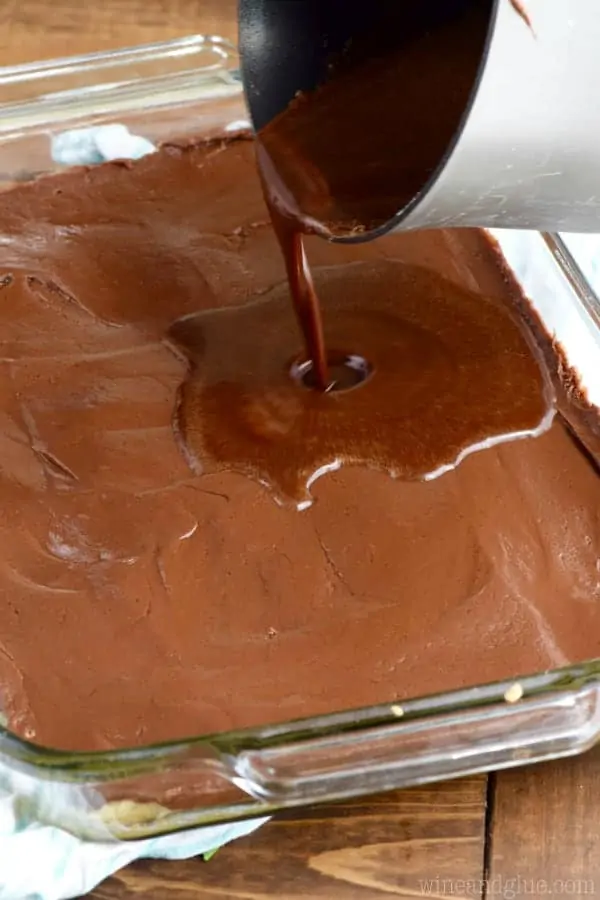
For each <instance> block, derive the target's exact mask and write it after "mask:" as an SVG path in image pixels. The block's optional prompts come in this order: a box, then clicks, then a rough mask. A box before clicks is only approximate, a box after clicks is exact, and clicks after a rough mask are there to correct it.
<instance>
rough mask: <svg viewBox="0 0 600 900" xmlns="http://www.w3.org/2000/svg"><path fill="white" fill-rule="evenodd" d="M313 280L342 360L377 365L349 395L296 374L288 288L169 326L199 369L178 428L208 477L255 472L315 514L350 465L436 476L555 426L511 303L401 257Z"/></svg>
mask: <svg viewBox="0 0 600 900" xmlns="http://www.w3.org/2000/svg"><path fill="white" fill-rule="evenodd" d="M315 279H316V286H317V291H318V295H319V297H320V301H321V308H322V310H323V314H324V318H325V321H326V323H327V332H326V344H327V346H328V347H329V348H331V350H330V358H337V359H338V360H339V359H343V358H344V349H345V348H347V347H352V348H356V349H357V350H359V351H360V354H361V356H362V358H363V359H365V360H368V361H369V366H370V369H369V370H368V371H367V372H365V373H364V374H365V376H366V377H365V378H364V381H362V378H361V367H360V365H358V363H357V362H356V361H355V368H354V369H352V368H351V366H350V367H349V372H348V378H349V380H350V387H351V389H348V390H343V389H342V390H339V391H336V390H335V389H333V390H331V391H329V392H325V393H324V392H319V391H317V390H312V389H310V388H307V387H305V386H304V385H303V384H302V383H301V380H299V379H298V378H296V379H294V378H293V377H290V372H291V370H292V369H293V365H294V362H295V360H296V359H297V358H298V350H299V347H298V333H297V326H296V322H295V321H294V318H293V315H292V313H291V309H290V302H289V291H288V287H287V285H285V284H284V285H280V286H278V287H277V288H275V289H274V290H273V291H272V292H271V293H270V294H267V295H266V296H265V297H262V298H261V299H260V300H258V301H256V302H254V303H249V304H247V305H244V306H242V307H238V308H235V309H226V310H223V309H219V310H214V311H210V312H204V313H201V314H199V315H197V316H192V317H189V318H186V319H182V320H180V321H179V322H177V323H176V324H175V326H174V327H173V329H172V330H171V337H172V338H173V339H174V340H175V341H176V342H177V344H178V345H179V346H180V347H181V349H183V350H184V351H185V353H186V354H187V356H188V357H189V359H190V362H191V364H192V369H191V375H190V378H189V380H188V382H187V383H186V384H185V386H184V387H183V389H182V392H181V399H180V405H179V410H178V425H179V430H180V434H181V436H182V438H183V440H184V442H185V446H186V448H187V451H188V453H190V454H191V456H192V458H193V460H194V461H195V465H196V468H197V471H198V472H211V471H212V472H214V471H221V470H225V471H232V472H240V473H243V474H245V475H249V476H251V477H253V478H255V479H256V480H258V481H259V482H261V483H262V484H265V485H268V486H269V487H270V488H271V489H273V490H274V491H275V494H276V496H277V497H278V498H279V499H280V500H282V501H287V500H292V501H293V502H295V503H296V505H298V506H299V507H301V508H304V507H306V506H307V505H309V504H310V502H311V499H312V498H311V493H310V488H311V486H312V485H313V484H314V482H315V481H316V479H317V478H318V477H319V476H320V475H322V474H324V473H325V472H331V471H333V470H335V469H339V468H340V467H341V466H342V465H346V464H359V465H365V466H367V467H370V468H373V469H377V470H380V471H383V472H386V473H388V474H389V475H392V476H393V477H394V478H400V479H404V480H406V479H409V480H414V479H420V478H431V477H434V476H435V475H436V474H439V473H440V472H442V471H445V470H447V469H448V468H451V467H452V466H453V465H454V464H455V463H456V462H457V461H458V460H459V459H461V458H464V456H465V454H466V453H468V452H469V451H470V450H472V449H481V447H482V446H488V447H489V446H492V445H493V444H494V443H497V442H498V441H499V440H510V439H511V438H514V436H515V435H518V436H526V435H532V434H535V433H536V431H538V430H539V429H540V428H542V429H544V428H547V427H549V425H550V422H551V414H549V413H548V409H549V404H548V390H547V389H545V384H544V378H543V376H542V372H541V370H540V366H539V364H538V362H537V361H536V359H535V357H534V354H533V353H532V350H531V348H530V345H529V344H528V342H527V340H526V339H525V337H524V335H523V333H522V332H521V329H520V328H519V326H518V325H517V324H516V322H515V321H514V320H513V318H512V317H511V316H510V314H509V313H508V311H507V310H506V309H504V308H503V307H502V306H500V305H499V304H497V303H494V302H493V301H490V300H487V299H485V298H483V297H482V296H481V295H480V294H477V293H475V292H472V291H467V290H465V289H462V288H459V287H457V286H456V285H454V284H452V282H450V281H448V280H447V279H444V278H441V277H440V276H439V275H436V274H435V273H433V272H430V271H427V270H426V269H422V268H419V267H416V266H408V265H404V264H402V263H397V262H391V261H389V262H380V263H377V264H373V263H354V264H351V265H348V266H345V267H339V268H332V269H320V270H317V271H315ZM300 358H302V357H300ZM350 362H352V361H350ZM363 368H364V367H363ZM361 381H362V383H361ZM343 386H344V385H341V387H342V388H343Z"/></svg>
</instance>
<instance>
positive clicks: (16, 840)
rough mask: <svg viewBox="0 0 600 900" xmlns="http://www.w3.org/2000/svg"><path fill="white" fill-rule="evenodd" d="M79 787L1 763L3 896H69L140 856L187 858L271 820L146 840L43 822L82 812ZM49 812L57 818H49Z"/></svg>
mask: <svg viewBox="0 0 600 900" xmlns="http://www.w3.org/2000/svg"><path fill="white" fill-rule="evenodd" d="M83 803H84V801H83V800H82V798H81V788H80V789H76V788H74V787H73V786H71V785H67V784H60V783H57V782H51V781H48V782H44V781H40V780H36V779H33V778H31V777H30V776H28V775H23V774H22V773H19V772H15V771H14V770H12V769H10V768H7V767H6V766H0V900H67V898H73V897H80V896H81V895H82V894H86V893H88V891H91V890H92V889H93V888H94V887H95V886H96V885H97V884H99V882H101V881H103V880H104V879H105V878H108V876H109V875H112V874H113V872H116V871H117V870H118V869H120V868H122V867H123V866H126V865H128V864H129V863H130V862H133V860H135V859H143V858H153V859H188V858H189V857H192V856H199V855H202V854H209V853H211V852H212V851H215V850H217V849H219V848H220V847H222V846H223V845H224V844H227V843H229V842H230V841H233V840H235V839H236V838H239V837H243V836H244V835H246V834H250V833H251V832H252V831H255V830H256V829H257V828H260V826H261V825H262V824H264V822H265V821H267V820H266V819H254V820H252V821H247V822H237V823H233V824H231V825H215V826H211V827H205V828H197V829H194V830H191V831H185V832H182V833H180V834H171V835H167V836H166V837H158V838H148V839H146V840H140V841H123V842H120V843H119V842H117V841H113V842H110V841H107V842H105V843H101V842H92V841H86V840H80V839H79V838H77V837H75V836H74V835H72V834H70V833H69V832H67V831H64V830H62V829H61V828H57V827H56V826H54V825H51V824H44V820H45V819H46V816H47V815H48V818H50V817H53V818H55V817H56V816H57V815H58V814H59V813H60V812H61V811H62V812H63V814H64V815H68V814H69V813H71V814H73V816H76V814H77V806H78V805H79V807H80V808H81V807H82V805H83ZM50 811H51V816H50Z"/></svg>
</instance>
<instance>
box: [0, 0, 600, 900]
mask: <svg viewBox="0 0 600 900" xmlns="http://www.w3.org/2000/svg"><path fill="white" fill-rule="evenodd" d="M572 2H573V3H576V2H578V0H572ZM235 7H236V4H235V0H96V2H95V3H92V2H90V0H0V51H1V53H0V63H1V64H3V65H9V64H13V63H20V62H26V61H30V60H33V59H42V58H49V57H54V56H64V55H68V54H73V53H85V52H91V51H94V50H107V49H111V48H113V47H122V46H126V45H129V44H136V43H146V42H152V41H159V40H166V39H169V38H174V37H179V36H183V35H186V34H191V33H197V32H204V33H213V34H214V33H220V34H222V35H224V36H226V37H229V38H231V39H233V40H235V34H236V15H235ZM596 892H598V893H599V894H600V755H598V754H597V753H593V754H588V755H587V756H586V757H584V758H582V759H578V760H570V761H567V762H560V763H556V764H548V765H544V766H538V767H536V768H529V769H520V770H515V771H512V772H510V773H504V774H501V775H498V776H491V778H490V779H489V780H488V779H486V778H485V777H477V778H470V779H465V780H462V781H457V782H453V783H449V784H443V785H438V786H436V787H431V788H427V789H423V788H421V789H413V790H407V791H399V792H395V793H392V794H389V795H387V796H385V797H374V798H369V799H366V800H360V801H359V800H357V801H354V802H352V803H345V804H343V805H339V806H329V807H323V808H319V809H311V810H307V811H304V812H303V813H296V814H295V816H294V817H289V816H282V817H281V818H279V819H278V820H277V821H273V822H271V823H270V824H268V825H267V826H266V827H264V828H263V829H261V830H260V831H259V832H258V833H256V834H255V835H252V836H250V837H248V838H245V839H244V840H241V841H239V842H237V843H235V844H233V845H231V846H229V847H227V848H224V849H223V850H222V851H221V852H220V853H218V854H217V856H216V857H215V858H214V859H213V860H211V861H210V862H209V863H205V862H203V861H201V860H190V861H187V862H181V863H167V862H140V863H137V864H135V865H133V866H130V867H129V868H127V869H125V870H123V871H122V872H120V873H118V874H117V875H115V876H114V877H112V878H110V879H108V880H107V881H106V882H105V883H104V884H103V885H101V886H100V887H98V888H97V889H96V890H95V891H94V892H93V893H92V894H91V895H90V898H91V900H94V898H95V900H134V898H135V900H268V898H275V897H277V898H280V900H299V898H314V900H383V898H386V897H388V898H389V897H390V896H392V897H393V896H396V897H404V898H410V897H426V896H431V897H435V898H446V897H453V898H462V900H468V898H472V897H479V898H482V900H485V898H490V900H491V898H495V897H498V898H500V897H501V898H504V900H517V898H520V897H522V896H526V897H589V896H593V895H595V894H596Z"/></svg>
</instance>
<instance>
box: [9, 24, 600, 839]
mask: <svg viewBox="0 0 600 900" xmlns="http://www.w3.org/2000/svg"><path fill="white" fill-rule="evenodd" d="M237 64H238V61H237V56H236V53H235V50H234V48H233V47H232V46H231V45H229V44H228V43H227V42H225V41H224V40H222V39H219V38H214V37H210V38H209V37H202V36H191V37H189V38H185V39H183V40H178V41H173V42H169V43H164V44H155V45H151V46H143V47H136V48H131V49H128V50H121V51H118V52H114V53H107V54H95V55H91V56H86V57H73V58H69V59H62V60H53V61H49V62H44V63H41V64H32V65H24V66H17V67H11V68H5V69H0V97H1V98H2V104H1V105H0V180H1V181H2V182H3V186H4V187H8V186H9V185H10V184H11V183H14V182H15V181H19V180H24V179H29V178H32V177H35V175H36V174H38V173H41V172H49V171H53V170H56V169H59V168H60V166H58V165H57V164H56V163H54V162H53V160H52V157H51V138H52V136H53V135H57V134H60V133H62V132H64V131H66V130H70V129H73V128H79V127H84V126H89V125H92V124H100V123H104V124H106V123H115V122H118V123H122V124H125V125H127V126H128V127H129V128H130V130H131V131H132V132H133V133H135V134H139V135H143V136H144V137H146V138H147V139H149V140H151V141H153V142H159V141H164V140H167V139H169V138H175V137H177V138H181V137H185V136H186V135H195V136H197V135H199V134H206V135H210V134H214V133H222V132H223V131H224V130H225V131H235V130H237V129H238V128H240V127H244V126H245V124H247V121H246V120H247V113H246V110H245V106H244V100H243V94H242V89H241V84H240V81H239V77H238V74H237ZM494 236H495V237H496V238H497V240H498V241H499V243H500V247H501V249H502V252H503V254H504V256H505V259H506V262H507V264H508V266H509V268H510V269H512V271H513V272H514V274H515V277H516V278H517V279H518V280H519V281H520V283H521V284H522V286H523V288H524V290H525V292H526V294H527V295H528V296H529V297H531V298H532V300H533V303H534V306H536V308H537V311H538V313H539V314H540V315H541V317H542V319H543V320H544V321H545V323H546V325H547V328H548V329H549V330H550V331H551V332H555V331H556V332H558V334H559V336H560V339H561V341H562V340H563V337H564V342H565V349H566V351H567V355H569V352H570V350H576V351H577V353H578V354H579V355H578V359H577V365H578V368H579V370H580V374H581V376H582V380H583V382H584V384H585V386H586V388H587V389H588V395H589V398H590V400H591V401H592V402H593V403H596V404H599V405H600V385H598V384H597V383H596V382H597V381H599V380H600V379H599V378H598V375H597V373H596V370H597V369H598V368H600V367H598V365H597V362H598V360H600V305H599V304H598V301H597V299H596V296H595V294H594V292H593V290H592V288H591V287H590V284H589V283H588V281H586V279H585V277H584V275H583V273H582V271H581V269H580V268H579V267H578V265H577V259H576V256H577V253H576V247H575V245H572V244H569V242H568V240H565V241H563V240H562V239H561V238H560V237H558V236H556V235H540V234H537V233H534V232H527V233H526V232H506V233H501V232H497V233H494ZM574 248H575V249H574ZM599 258H600V255H599ZM558 311H560V313H559V312H558ZM559 318H560V322H559V321H557V320H558V319H559ZM579 357H580V358H579ZM594 379H596V382H595V381H594ZM523 675H524V677H523V678H521V679H519V682H518V687H515V685H514V684H513V683H502V684H500V683H498V684H492V685H483V686H477V687H473V688H470V689H466V690H461V691H458V692H449V693H445V694H440V695H437V696H433V697H425V698H416V699H414V700H410V701H408V702H403V703H402V707H399V706H396V705H389V704H388V705H384V706H378V707H372V708H369V709H360V710H352V711H348V712H343V713H338V714H333V715H329V716H323V717H320V718H315V719H310V720H304V721H299V722H298V721H297V722H291V723H286V724H281V725H277V726H273V727H264V728H258V729H252V730H246V731H238V732H230V733H223V734H214V735H200V736H198V737H194V738H191V739H190V740H186V741H179V742H177V743H171V744H163V745H160V746H152V747H144V748H138V749H135V750H119V751H115V752H108V753H106V752H102V753H65V752H57V751H53V750H49V749H45V748H43V747H40V746H36V745H33V744H30V743H27V742H26V741H23V740H21V739H19V738H18V737H16V736H15V735H14V734H11V733H10V732H9V731H8V730H7V729H5V728H1V727H0V765H2V767H3V772H2V775H3V778H6V779H8V781H9V782H10V784H11V786H12V789H13V791H14V793H15V794H16V795H18V796H20V797H22V798H23V802H25V803H27V808H28V810H33V812H34V814H35V815H36V816H37V817H38V819H40V820H42V821H45V822H52V823H54V824H57V825H59V826H61V827H63V828H65V829H68V830H70V831H72V832H73V833H76V834H78V835H81V836H85V837H87V838H88V839H90V840H101V841H106V840H110V839H117V840H128V839H136V838H140V837H145V836H149V835H158V834H163V833H167V832H173V831H177V830H180V829H185V828H190V827H194V826H199V825H204V824H211V823H223V822H227V821H234V820H237V819H242V818H249V817H256V816H264V815H269V814H271V813H273V812H275V811H276V810H280V809H286V808H291V807H296V806H302V805H305V804H309V803H314V802H321V801H331V800H335V799H341V798H345V797H350V796H356V795H360V794H367V793H371V792H375V791H382V790H388V789H392V788H397V787H401V786H406V785H414V784H422V783H426V782H433V781H436V780H440V779H444V778H449V777H456V776H460V775H464V774H467V773H473V772H480V771H485V770H489V769H498V768H505V767H509V766H516V765H520V764H522V763H525V762H528V763H530V762H534V761H539V760H544V759H552V758H556V757H560V756H568V755H572V754H576V753H580V752H582V751H584V750H586V749H587V748H589V747H591V746H592V745H593V744H594V743H595V742H596V741H597V740H598V738H599V736H600V660H592V661H589V662H586V663H584V664H582V665H577V666H573V667H570V668H565V669H562V670H556V671H552V672H546V673H542V674H535V675H528V676H527V673H523ZM525 676H526V677H525ZM514 700H517V702H511V701H514Z"/></svg>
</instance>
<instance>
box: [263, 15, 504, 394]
mask: <svg viewBox="0 0 600 900" xmlns="http://www.w3.org/2000/svg"><path fill="white" fill-rule="evenodd" d="M379 10H380V11H381V12H380V14H378V15H375V17H374V20H369V21H367V22H366V23H363V29H362V30H361V32H360V33H358V34H356V35H355V36H354V38H353V40H352V41H351V42H350V44H349V45H348V46H347V47H346V49H345V51H344V53H343V54H342V55H341V56H340V57H339V58H338V59H336V60H335V62H333V63H332V65H331V67H330V71H329V77H328V79H327V81H326V82H325V83H324V84H322V85H321V86H320V87H318V88H317V89H316V90H314V91H311V92H307V93H304V94H299V95H297V96H296V97H295V98H294V99H293V100H292V101H291V103H290V104H289V105H288V106H287V108H286V109H285V110H284V111H283V112H282V113H280V114H279V115H278V116H276V117H275V118H274V119H273V120H272V121H271V122H269V124H267V125H266V126H265V127H264V128H262V129H261V130H260V132H259V135H258V140H259V149H258V163H259V167H260V170H261V176H262V182H263V186H264V191H265V198H266V200H267V204H268V207H269V210H270V213H271V218H272V221H273V224H274V227H275V232H276V234H277V236H278V239H279V243H280V246H281V250H282V253H283V256H284V259H285V261H286V268H287V272H288V278H289V284H290V291H291V295H292V299H293V302H294V305H295V308H296V313H297V317H298V320H299V323H300V326H301V328H302V332H303V335H304V341H305V345H306V349H307V354H308V357H309V359H311V360H312V361H313V364H314V369H315V375H316V378H315V384H316V386H317V387H318V388H319V389H320V390H326V389H327V387H328V384H329V382H328V376H327V355H326V350H325V345H324V343H323V326H322V323H321V313H320V310H319V305H318V300H317V297H316V295H315V293H314V290H313V288H312V284H311V278H310V273H309V270H308V266H307V263H306V258H305V255H304V251H303V249H302V238H301V234H302V233H311V232H315V231H317V232H321V233H329V234H335V235H343V234H349V233H350V234H351V233H360V232H363V231H372V230H373V229H376V228H378V227H380V226H382V225H384V224H385V223H386V222H388V221H389V220H390V219H391V218H393V217H394V216H396V215H397V214H398V213H399V212H400V211H401V210H402V209H403V208H404V207H406V206H407V205H408V204H409V203H410V202H411V201H412V200H413V199H414V198H415V197H416V196H417V195H418V193H419V192H420V191H421V190H422V189H423V188H424V186H425V185H426V183H427V182H428V180H429V179H430V178H431V177H432V176H433V175H434V173H435V171H436V169H437V168H438V166H439V165H440V163H441V162H442V160H443V158H444V155H445V154H446V152H447V151H448V148H449V147H450V145H451V142H452V140H453V138H454V136H455V134H456V133H457V131H458V129H459V125H460V122H461V120H462V117H463V115H464V113H465V109H466V107H467V105H468V101H469V97H470V95H471V93H472V90H473V87H474V83H475V79H476V76H477V72H478V69H479V65H480V60H481V55H482V51H483V45H484V41H485V37H486V35H487V29H488V24H489V16H490V4H489V3H488V2H482V0H477V2H473V0H471V2H467V3H464V2H459V3H458V4H457V3H456V2H454V3H450V4H449V3H448V2H447V0H445V2H444V3H439V2H431V0H425V2H423V3H422V4H421V8H420V9H419V10H418V11H416V12H415V11H414V10H409V9H407V5H406V4H400V3H397V2H396V3H394V4H389V3H384V4H380V5H379ZM344 349H345V350H346V351H348V352H357V351H358V349H359V348H356V347H347V348H344Z"/></svg>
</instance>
